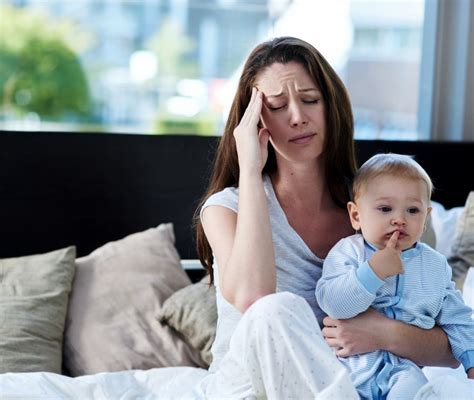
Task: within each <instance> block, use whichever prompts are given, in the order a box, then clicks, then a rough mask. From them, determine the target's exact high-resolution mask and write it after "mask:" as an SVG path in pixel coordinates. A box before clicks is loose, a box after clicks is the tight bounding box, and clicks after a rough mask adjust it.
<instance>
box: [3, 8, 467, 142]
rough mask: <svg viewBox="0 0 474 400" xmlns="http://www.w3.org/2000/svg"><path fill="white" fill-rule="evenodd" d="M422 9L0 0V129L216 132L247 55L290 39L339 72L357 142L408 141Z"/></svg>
mask: <svg viewBox="0 0 474 400" xmlns="http://www.w3.org/2000/svg"><path fill="white" fill-rule="evenodd" d="M426 1H429V0H426ZM468 1H469V0H468ZM425 6H426V5H425V1H424V0H331V1H329V0H239V1H237V0H142V1H137V0H108V1H107V0H103V1H98V0H72V1H68V0H0V130H33V131H41V130H47V131H63V132H67V131H83V132H102V133H107V132H114V133H137V134H167V133H182V134H200V135H219V134H221V132H222V128H223V121H224V120H225V118H226V115H227V111H228V109H229V107H230V101H231V99H232V96H233V93H234V90H235V87H236V83H237V79H238V76H239V73H240V68H241V64H242V62H243V61H244V59H245V58H246V56H247V55H248V53H249V52H250V50H251V49H252V48H253V47H254V46H255V45H256V44H257V43H258V42H260V41H262V40H264V39H266V38H271V37H274V36H282V35H293V36H298V37H300V38H302V39H305V40H307V41H308V42H310V43H312V44H313V45H314V46H316V47H317V48H318V49H319V50H320V51H321V52H322V53H323V55H324V56H325V57H326V58H327V60H328V61H329V62H330V63H331V64H332V65H333V67H334V68H335V69H336V71H337V72H338V73H339V74H340V76H341V77H342V79H343V81H344V82H345V84H346V86H347V88H348V90H349V93H350V97H351V100H352V103H353V107H354V113H355V120H356V137H358V138H371V139H372V138H382V139H403V140H416V139H418V138H419V133H418V132H417V131H418V130H417V126H418V120H417V119H418V114H419V113H418V103H419V78H420V62H421V55H422V43H423V41H422V39H423V28H424V15H425Z"/></svg>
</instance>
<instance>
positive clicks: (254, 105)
mask: <svg viewBox="0 0 474 400" xmlns="http://www.w3.org/2000/svg"><path fill="white" fill-rule="evenodd" d="M261 113H262V92H260V91H259V90H257V88H255V87H253V88H252V95H251V96H250V101H249V104H248V106H247V108H246V109H245V112H244V115H243V116H242V119H241V121H240V125H251V126H255V127H256V126H257V124H258V121H259V120H260V114H261Z"/></svg>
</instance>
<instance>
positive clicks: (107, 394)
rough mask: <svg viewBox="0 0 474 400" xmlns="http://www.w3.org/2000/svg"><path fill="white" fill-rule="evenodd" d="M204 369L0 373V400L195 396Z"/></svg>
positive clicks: (146, 399)
mask: <svg viewBox="0 0 474 400" xmlns="http://www.w3.org/2000/svg"><path fill="white" fill-rule="evenodd" d="M206 374H207V370H204V369H200V368H191V367H174V368H155V369H150V370H147V371H139V370H135V371H123V372H107V373H100V374H95V375H86V376H81V377H78V378H69V377H66V376H63V375H58V374H53V373H48V372H30V373H7V374H2V375H0V399H1V400H19V399H22V400H46V399H47V400H53V399H54V400H56V399H68V400H69V399H71V400H72V399H74V400H76V399H77V400H88V399H97V400H132V399H134V400H152V399H153V400H155V399H198V398H202V396H201V394H200V393H199V392H198V391H197V390H196V389H195V388H196V386H197V385H198V383H199V382H200V381H201V379H202V378H204V376H205V375H206Z"/></svg>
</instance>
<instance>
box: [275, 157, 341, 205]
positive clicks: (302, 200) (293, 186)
mask: <svg viewBox="0 0 474 400" xmlns="http://www.w3.org/2000/svg"><path fill="white" fill-rule="evenodd" d="M321 164H322V163H321ZM270 178H271V180H272V184H273V188H274V191H275V194H276V196H277V198H278V200H279V202H280V204H281V205H282V206H283V207H285V206H294V207H298V208H300V209H301V208H302V209H306V210H309V209H312V210H315V211H316V210H321V209H327V208H332V206H333V201H332V199H331V196H330V194H329V190H328V188H327V186H326V178H325V174H324V167H323V166H322V165H319V166H315V165H314V164H313V165H311V166H297V167H295V166H292V168H291V169H290V168H284V167H283V166H280V167H279V169H278V170H277V171H276V172H275V173H273V174H271V175H270Z"/></svg>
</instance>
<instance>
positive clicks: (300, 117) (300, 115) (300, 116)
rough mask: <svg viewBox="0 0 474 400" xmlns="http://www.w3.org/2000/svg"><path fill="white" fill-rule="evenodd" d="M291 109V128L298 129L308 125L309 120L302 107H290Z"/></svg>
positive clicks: (296, 105) (295, 105)
mask: <svg viewBox="0 0 474 400" xmlns="http://www.w3.org/2000/svg"><path fill="white" fill-rule="evenodd" d="M290 109H291V115H290V119H291V122H290V123H291V126H293V127H297V126H300V125H307V124H308V119H307V117H306V115H305V113H304V112H303V109H302V108H301V106H300V105H298V104H294V105H292V106H291V107H290Z"/></svg>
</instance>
